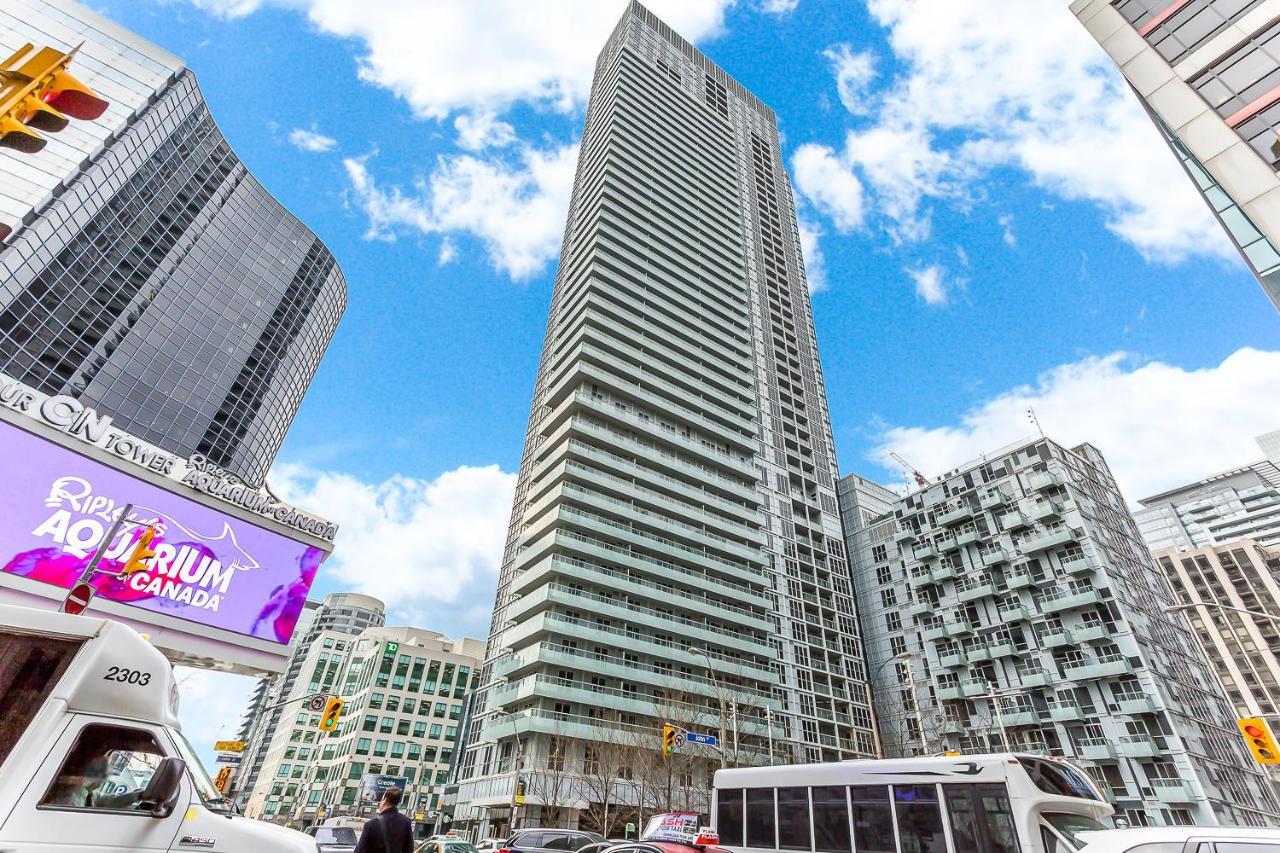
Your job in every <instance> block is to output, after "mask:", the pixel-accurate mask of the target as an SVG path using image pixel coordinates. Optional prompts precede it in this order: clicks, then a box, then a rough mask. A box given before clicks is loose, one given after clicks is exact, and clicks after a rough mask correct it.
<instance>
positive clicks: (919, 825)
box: [893, 785, 947, 853]
mask: <svg viewBox="0 0 1280 853" xmlns="http://www.w3.org/2000/svg"><path fill="white" fill-rule="evenodd" d="M893 801H894V806H895V807H896V810H897V815H898V839H899V841H900V843H901V849H902V853H946V851H947V838H946V835H945V833H944V832H943V829H942V810H941V809H940V808H939V806H938V789H937V788H936V787H935V786H933V785H895V786H894V788H893Z"/></svg>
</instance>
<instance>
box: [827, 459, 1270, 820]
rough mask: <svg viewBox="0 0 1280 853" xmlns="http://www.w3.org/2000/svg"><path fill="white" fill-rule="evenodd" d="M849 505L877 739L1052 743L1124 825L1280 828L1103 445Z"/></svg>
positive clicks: (893, 745) (903, 748) (988, 463)
mask: <svg viewBox="0 0 1280 853" xmlns="http://www.w3.org/2000/svg"><path fill="white" fill-rule="evenodd" d="M844 491H845V493H846V494H845V502H846V506H852V505H853V504H854V503H862V504H863V505H867V504H868V497H867V493H868V492H873V491H874V490H871V489H868V488H867V487H866V486H864V485H860V484H858V483H853V484H851V485H850V486H849V487H848V488H847V489H845V490H844ZM880 497H882V496H880V495H876V494H871V495H870V500H875V499H879V498H880ZM845 519H846V533H847V534H848V537H849V543H850V550H851V552H852V553H851V556H852V560H853V565H854V584H855V592H856V595H857V597H858V600H859V603H860V606H861V608H862V628H863V634H864V637H865V639H866V648H867V665H868V667H869V670H870V672H871V676H870V678H871V684H872V694H873V696H874V697H875V707H876V714H877V719H878V722H879V730H880V736H881V739H882V746H883V748H884V751H885V753H886V754H887V755H890V756H895V755H903V754H925V755H929V754H934V753H938V752H941V751H943V750H948V749H954V750H960V751H962V752H978V751H989V750H1006V749H1007V750H1014V751H1029V752H1043V753H1046V754H1049V755H1056V756H1061V757H1063V758H1066V759H1068V760H1070V761H1072V762H1075V763H1077V764H1079V765H1080V766H1081V767H1083V768H1085V769H1086V770H1087V771H1088V773H1089V774H1090V775H1091V776H1092V777H1093V779H1094V780H1095V781H1096V782H1098V783H1099V785H1100V786H1101V787H1102V789H1103V790H1104V791H1105V792H1107V793H1108V795H1109V796H1110V798H1111V800H1112V801H1113V802H1114V804H1115V806H1116V810H1117V814H1118V815H1119V816H1121V817H1125V818H1127V819H1128V820H1129V822H1130V823H1131V824H1134V825H1159V824H1190V823H1205V824H1212V823H1222V824H1242V825H1250V826H1261V825H1266V824H1280V802H1277V799H1276V797H1275V794H1274V793H1273V791H1272V789H1271V787H1270V785H1269V784H1268V783H1267V780H1266V778H1265V777H1264V776H1263V775H1262V774H1261V773H1260V772H1259V771H1258V769H1257V768H1256V766H1255V765H1254V764H1253V762H1252V759H1251V758H1250V757H1249V756H1248V755H1247V754H1246V752H1245V749H1244V744H1243V743H1242V742H1241V741H1240V738H1239V734H1238V732H1237V731H1236V727H1235V722H1234V713H1233V709H1232V707H1231V706H1230V705H1229V704H1228V702H1227V698H1226V696H1225V695H1224V693H1223V691H1222V686H1221V684H1220V683H1219V682H1218V680H1217V678H1216V676H1215V675H1214V672H1213V669H1212V667H1211V665H1210V663H1209V661H1208V660H1207V659H1206V657H1205V654H1204V652H1203V650H1202V649H1201V648H1200V646H1199V644H1198V643H1197V641H1196V638H1195V636H1194V635H1193V634H1192V633H1191V631H1190V630H1189V629H1188V627H1187V623H1186V621H1185V620H1184V619H1183V617H1182V616H1181V615H1180V614H1177V613H1171V612H1169V611H1168V608H1170V607H1173V606H1174V605H1175V603H1176V601H1175V599H1174V598H1173V597H1172V595H1171V592H1170V588H1169V585H1168V583H1167V582H1166V580H1165V578H1164V577H1163V575H1162V573H1161V571H1160V569H1159V568H1158V567H1157V566H1156V564H1155V562H1154V561H1153V560H1152V558H1151V555H1150V554H1149V553H1148V551H1147V549H1146V547H1145V545H1144V544H1143V542H1142V540H1141V538H1140V537H1139V535H1138V529H1137V526H1136V524H1135V523H1134V521H1133V517H1132V516H1131V515H1130V514H1129V511H1128V509H1127V508H1126V506H1125V502H1124V499H1123V498H1122V496H1121V494H1120V491H1119V489H1118V488H1117V486H1116V483H1115V480H1114V479H1113V478H1112V475H1111V472H1110V470H1109V469H1108V467H1107V464H1106V461H1105V460H1104V459H1103V457H1102V455H1101V454H1100V453H1099V452H1098V451H1097V450H1096V449H1095V448H1094V447H1092V446H1090V445H1087V444H1086V445H1081V446H1079V447H1076V448H1074V449H1068V448H1066V447H1063V446H1061V445H1059V444H1057V443H1056V442H1053V441H1051V440H1049V439H1046V438H1036V439H1032V440H1028V441H1025V442H1020V443H1018V444H1015V445H1012V446H1009V447H1006V448H1003V449H1001V450H997V451H995V452H993V453H989V454H986V455H985V456H984V457H983V458H982V459H981V460H979V461H975V462H972V463H969V464H966V465H962V466H960V467H959V468H957V469H956V470H954V471H951V472H949V473H947V474H946V475H945V476H943V477H942V478H940V479H938V480H937V481H935V482H932V483H929V484H928V485H926V486H924V487H922V488H919V489H917V490H914V491H912V492H910V493H908V494H906V495H905V496H901V497H898V498H897V500H896V501H895V503H894V505H893V509H892V511H891V512H889V513H885V514H883V515H881V516H880V517H878V518H876V519H874V520H873V521H871V522H869V523H868V522H867V521H866V520H865V517H863V516H860V515H856V514H852V513H848V514H846V516H845Z"/></svg>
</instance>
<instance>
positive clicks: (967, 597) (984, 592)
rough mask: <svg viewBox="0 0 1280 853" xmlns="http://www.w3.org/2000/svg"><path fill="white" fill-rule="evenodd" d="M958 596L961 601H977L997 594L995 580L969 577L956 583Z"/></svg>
mask: <svg viewBox="0 0 1280 853" xmlns="http://www.w3.org/2000/svg"><path fill="white" fill-rule="evenodd" d="M956 594H957V595H958V596H959V597H960V600H961V601H977V600H978V599H980V598H988V597H990V596H993V595H995V594H996V584H995V580H993V579H992V578H990V577H982V576H979V577H968V578H962V579H960V580H959V581H957V582H956Z"/></svg>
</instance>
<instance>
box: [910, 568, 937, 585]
mask: <svg viewBox="0 0 1280 853" xmlns="http://www.w3.org/2000/svg"><path fill="white" fill-rule="evenodd" d="M907 582H908V583H910V584H911V588H912V589H920V588H921V587H926V586H928V585H929V584H931V583H933V575H932V574H930V572H929V569H928V568H926V567H924V566H916V567H915V568H914V569H912V570H911V575H910V576H909V577H908V578H907Z"/></svg>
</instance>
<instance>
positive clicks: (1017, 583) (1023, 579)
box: [1005, 564, 1036, 589]
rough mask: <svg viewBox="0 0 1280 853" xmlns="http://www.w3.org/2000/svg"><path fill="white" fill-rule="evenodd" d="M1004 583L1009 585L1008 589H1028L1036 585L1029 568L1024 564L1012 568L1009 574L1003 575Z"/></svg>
mask: <svg viewBox="0 0 1280 853" xmlns="http://www.w3.org/2000/svg"><path fill="white" fill-rule="evenodd" d="M1005 581H1006V582H1007V583H1008V584H1009V589H1030V588H1031V587H1033V586H1035V585H1036V579H1035V576H1034V575H1032V574H1031V567H1030V566H1028V565H1025V564H1023V565H1019V566H1014V567H1013V568H1012V569H1011V570H1010V572H1009V574H1007V575H1005Z"/></svg>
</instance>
